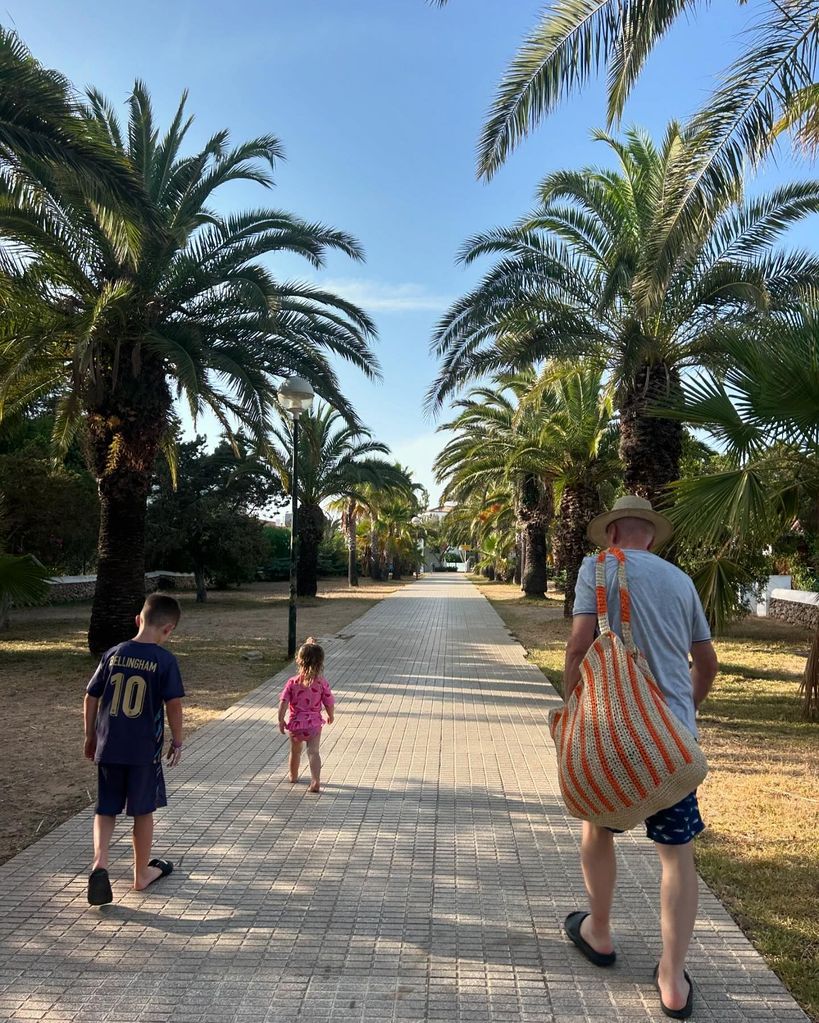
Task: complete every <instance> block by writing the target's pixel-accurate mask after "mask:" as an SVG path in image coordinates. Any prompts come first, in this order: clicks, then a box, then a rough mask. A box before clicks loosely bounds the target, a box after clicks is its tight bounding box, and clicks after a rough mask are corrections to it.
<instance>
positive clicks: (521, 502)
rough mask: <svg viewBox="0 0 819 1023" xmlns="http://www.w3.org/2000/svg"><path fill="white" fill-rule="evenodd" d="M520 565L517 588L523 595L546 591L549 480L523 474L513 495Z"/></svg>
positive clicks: (551, 501) (550, 511)
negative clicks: (520, 552)
mask: <svg viewBox="0 0 819 1023" xmlns="http://www.w3.org/2000/svg"><path fill="white" fill-rule="evenodd" d="M516 511H517V516H518V530H519V532H520V534H521V548H522V550H523V567H522V569H521V589H522V590H523V592H524V593H525V594H526V596H527V597H543V596H545V595H546V578H547V574H546V534H547V532H548V529H549V525H550V523H551V521H552V519H553V518H554V493H553V491H552V481H551V480H543V479H540V478H539V477H537V476H526V477H525V478H524V479H523V481H522V482H521V485H520V489H519V491H518V495H517V508H516Z"/></svg>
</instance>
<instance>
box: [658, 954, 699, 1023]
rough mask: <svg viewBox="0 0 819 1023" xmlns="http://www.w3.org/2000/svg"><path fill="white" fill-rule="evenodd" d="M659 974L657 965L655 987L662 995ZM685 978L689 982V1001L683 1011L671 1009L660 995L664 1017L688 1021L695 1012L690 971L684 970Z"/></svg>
mask: <svg viewBox="0 0 819 1023" xmlns="http://www.w3.org/2000/svg"><path fill="white" fill-rule="evenodd" d="M659 973H660V964H659V963H657V965H656V966H655V967H654V987H656V988H657V994H659V993H660V984H659V981H658V976H659ZM683 976H684V977H685V979H686V980H687V981H688V999H687V1001H686V1003H685V1005H684V1006H683V1007H682V1008H681V1009H669V1008H668V1006H667V1005H666V1004H665V1002H664V1001H663V996H662V995H660V1008H661V1009H662V1010H663V1015H664V1016H668V1018H669V1019H688V1017H689V1016H690V1015H691V1013H692V1012H693V1011H694V985H693V984H692V983H691V978H690V977H689V976H688V970H683Z"/></svg>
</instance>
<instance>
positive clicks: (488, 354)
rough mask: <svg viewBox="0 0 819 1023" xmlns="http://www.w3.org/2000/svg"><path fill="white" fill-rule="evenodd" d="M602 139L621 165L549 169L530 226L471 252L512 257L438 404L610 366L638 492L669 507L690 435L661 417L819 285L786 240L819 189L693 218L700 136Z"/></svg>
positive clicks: (445, 353)
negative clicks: (551, 374) (531, 374)
mask: <svg viewBox="0 0 819 1023" xmlns="http://www.w3.org/2000/svg"><path fill="white" fill-rule="evenodd" d="M597 137H598V138H599V139H601V140H603V141H604V142H605V143H606V145H607V146H608V147H609V149H610V150H611V151H612V152H613V153H614V155H615V157H616V159H617V161H618V164H619V166H618V169H617V170H608V169H600V168H595V167H592V168H586V169H585V170H582V171H559V172H556V173H554V174H551V175H549V176H548V177H547V178H546V179H545V180H544V182H543V183H542V185H541V187H540V193H539V199H540V201H539V204H538V205H537V207H536V208H535V210H534V211H533V212H532V213H531V214H530V215H529V216H528V217H525V218H524V219H523V220H521V221H520V222H518V223H517V224H515V225H513V226H512V227H511V228H501V229H499V230H494V231H488V232H486V233H484V234H482V235H478V236H477V237H475V238H473V239H471V240H470V241H468V242H467V244H466V245H465V247H464V249H463V251H462V255H461V259H462V261H463V262H465V263H471V262H473V261H474V260H475V259H477V258H478V257H479V256H481V255H484V254H487V253H489V254H497V255H498V256H499V259H498V261H497V263H496V264H495V266H494V267H493V268H492V269H491V270H490V271H489V272H488V273H487V274H486V275H485V277H484V278H483V280H482V281H481V282H480V284H479V285H478V286H477V288H475V289H474V290H473V291H472V292H470V293H469V294H467V295H466V296H465V297H464V298H462V299H460V300H459V301H458V302H456V303H455V304H454V305H453V306H452V307H451V308H450V310H449V311H448V312H447V313H446V315H445V316H444V318H443V319H442V321H441V322H440V324H439V325H438V328H437V330H436V333H435V335H434V340H433V350H434V351H435V352H436V353H437V354H438V355H439V357H440V358H441V368H440V371H439V374H438V378H437V380H436V381H435V383H434V384H433V386H432V388H431V389H430V392H429V395H428V403H429V406H430V407H431V408H432V409H437V408H439V407H440V405H441V404H442V402H443V401H444V399H445V398H446V397H447V396H448V395H450V394H451V393H452V392H453V391H455V390H457V389H458V388H459V387H461V386H463V385H464V384H465V383H466V382H468V381H469V380H472V379H475V378H476V377H479V376H482V375H484V374H486V373H491V372H497V371H498V370H505V371H518V370H520V369H521V368H524V367H527V366H532V365H535V364H537V362H538V361H539V360H543V359H552V358H557V359H565V360H571V359H577V358H578V357H583V356H588V357H591V358H593V359H597V360H599V361H601V362H603V363H604V364H605V365H606V367H607V370H608V373H609V375H610V378H611V380H612V381H613V383H614V384H615V386H616V407H617V409H618V412H619V418H620V431H621V432H620V452H621V456H622V459H623V462H624V463H625V486H626V489H627V490H629V491H630V492H634V493H639V494H642V495H644V496H646V497H648V498H650V499H652V500H657V499H658V498H660V497H661V496H662V494H663V491H664V489H665V487H666V486H667V485H668V484H669V483H670V482H672V481H673V480H675V479H677V478H678V476H679V461H680V455H681V451H682V431H683V427H682V424H681V423H680V422H678V421H676V420H673V419H670V418H657V417H656V416H654V415H653V414H652V411H651V410H652V409H653V408H654V407H655V406H656V405H657V403H658V402H659V403H669V402H673V401H675V400H676V399H678V398H679V396H680V394H681V375H682V373H683V372H684V371H685V370H686V368H688V367H692V366H700V365H704V364H711V363H714V364H715V363H716V362H718V361H719V359H720V354H719V353H720V349H721V345H722V339H723V337H724V336H725V335H726V334H728V333H730V332H731V331H734V330H744V329H745V326H746V324H748V323H750V322H751V321H752V320H753V318H754V317H755V316H758V315H760V314H762V313H767V312H768V311H770V310H775V309H779V308H787V307H788V305H790V304H792V303H793V302H794V299H795V297H796V296H798V295H800V294H801V293H803V292H804V291H805V290H807V289H810V288H812V287H813V286H814V284H815V281H816V279H817V275H818V274H819V260H818V259H817V258H815V257H814V256H811V255H808V254H806V253H803V252H786V251H784V250H778V249H777V250H773V249H772V245H773V243H774V242H775V241H776V240H777V239H778V238H779V237H781V236H782V234H783V233H784V232H785V231H786V230H787V229H788V228H789V227H790V226H791V225H792V224H793V223H795V222H797V221H799V220H801V219H802V218H804V217H805V216H807V215H808V214H809V213H812V212H815V211H816V210H817V209H819V184H817V183H815V182H813V183H807V184H799V183H795V184H790V185H786V186H783V187H781V188H778V189H776V190H774V191H773V192H771V193H770V194H768V195H763V196H760V197H759V198H756V199H753V200H747V201H746V200H744V199H743V197H742V194H741V190H740V187H739V185H738V184H737V183H736V182H726V183H725V185H724V188H723V189H722V191H721V193H714V194H713V195H711V196H710V198H709V200H708V201H706V200H705V198H704V197H703V200H702V202H701V203H700V206H699V212H698V215H697V217H696V218H694V219H693V221H692V220H689V219H685V220H682V221H681V220H680V219H679V217H678V212H679V208H680V204H681V203H682V202H689V193H690V188H691V183H692V177H693V176H694V175H695V174H696V168H697V166H698V161H699V159H700V157H699V155H698V143H697V140H696V139H695V138H694V137H693V136H692V135H691V134H690V133H688V132H685V131H682V130H681V129H680V127H679V126H678V125H676V124H673V123H672V124H671V125H670V126H669V128H668V130H667V132H666V135H665V138H664V139H663V142H662V144H661V145H660V146H659V147H656V146H655V145H654V144H653V143H652V141H651V140H650V139H649V138H648V137H647V136H646V135H645V134H644V133H643V132H641V131H638V130H636V129H635V130H631V131H629V132H627V133H626V135H625V138H624V140H623V141H618V140H617V139H614V138H612V137H610V136H608V135H605V134H602V133H598V135H597Z"/></svg>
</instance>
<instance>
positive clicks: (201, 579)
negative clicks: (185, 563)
mask: <svg viewBox="0 0 819 1023" xmlns="http://www.w3.org/2000/svg"><path fill="white" fill-rule="evenodd" d="M193 579H194V582H195V584H196V603H197V604H204V603H205V601H206V600H207V599H208V588H207V583H206V581H205V569H204V568H203V567H202V566H201V565H200V566H197V567H196V568H195V569H194V571H193Z"/></svg>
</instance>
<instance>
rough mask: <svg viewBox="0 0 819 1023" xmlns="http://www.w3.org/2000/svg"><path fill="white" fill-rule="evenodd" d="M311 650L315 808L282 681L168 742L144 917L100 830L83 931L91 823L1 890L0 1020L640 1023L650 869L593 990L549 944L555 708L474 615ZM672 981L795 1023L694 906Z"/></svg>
mask: <svg viewBox="0 0 819 1023" xmlns="http://www.w3.org/2000/svg"><path fill="white" fill-rule="evenodd" d="M327 646H328V652H329V672H328V674H329V675H330V678H331V680H332V682H333V685H334V688H335V690H336V692H337V695H338V697H339V710H338V720H337V722H336V724H334V725H333V726H332V727H331V728H328V729H327V730H326V731H325V733H324V739H323V742H322V752H323V756H324V760H325V777H326V781H327V786H326V789H325V791H324V793H323V794H322V795H321V796H319V797H316V796H311V795H308V793H307V786H306V784H304V783H302V784H299V785H298V786H295V787H294V786H291V785H290V784H289V783H288V782H287V781H286V780H285V754H286V751H285V741H284V740H283V739H282V738H281V737H280V736H279V734H278V732H277V731H276V727H275V721H276V707H277V700H278V692H279V690H280V686H281V681H282V678H283V677H285V674H286V673H283V674H282V675H280V676H278V677H277V678H276V679H274V680H272V681H271V682H268V683H265V684H264V685H263V686H261V687H260V688H259V689H257V690H256V691H255V692H253V693H251V694H250V695H249V696H248V697H247V698H246V699H244V700H243V701H242V702H241V703H239V704H237V705H236V706H235V707H233V708H232V709H231V710H230V711H229V713H228V714H227V715H226V716H225V717H224V719H222V720H221V721H219V722H217V723H215V724H213V725H211V726H209V727H207V728H205V729H203V730H202V731H201V732H199V733H198V734H197V735H196V736H195V738H194V739H193V741H192V742H191V744H190V747H189V753H188V758H187V761H186V763H185V764H184V765H183V766H182V767H181V768H180V769H179V771H178V772H177V773H176V774H175V775H172V776H171V785H170V790H171V805H170V806H169V807H168V809H167V810H166V811H164V812H161V813H160V814H159V815H158V818H157V819H158V829H157V831H158V842H157V846H158V849H159V850H160V851H161V852H162V853H165V852H166V851H167V853H168V854H169V855H170V856H171V857H172V858H173V859H174V860H175V862H176V864H177V873H175V874H174V875H173V876H172V877H171V878H168V879H167V880H165V881H163V882H161V884H159V885H157V887H156V888H155V889H153V890H152V892H151V893H150V894H145V895H139V894H134V893H129V892H128V889H127V885H128V874H129V868H130V848H129V845H128V840H127V835H126V833H125V829H124V828H121V829H120V830H119V831H118V835H119V840H118V843H117V845H116V848H115V850H114V859H113V867H112V877H113V880H114V885H115V895H116V902H115V904H114V905H112V906H109V907H105V908H104V909H102V910H95V909H90V908H89V907H88V905H87V904H86V901H85V885H86V870H87V862H88V858H89V852H90V850H89V837H90V826H91V814H90V811H85V812H83V813H81V814H79V815H78V816H77V817H75V818H73V819H72V820H70V821H68V822H67V823H66V824H65V825H63V826H62V827H60V828H58V829H57V830H56V831H54V832H52V833H51V834H50V835H48V836H47V837H46V838H44V839H43V840H42V841H40V842H38V843H37V844H36V845H34V846H32V847H30V848H29V849H27V850H25V851H24V852H23V853H22V854H21V855H19V856H17V857H16V858H15V859H13V860H11V861H10V862H9V863H8V864H6V865H5V866H4V867H2V868H0V1019H3V1020H47V1021H51V1023H56V1021H63V1020H65V1021H68V1020H73V1021H89V1023H90V1021H95V1023H136V1021H144V1023H165V1021H169V1023H170V1021H172V1023H217V1021H219V1023H221V1021H236V1023H263V1021H268V1020H269V1021H277V1020H290V1019H299V1020H325V1021H328V1020H332V1021H340V1020H359V1021H365V1023H377V1021H380V1020H409V1021H421V1020H439V1021H446V1023H456V1021H467V1020H474V1021H476V1023H477V1021H484V1020H496V1021H501V1020H508V1021H510V1023H513V1021H517V1020H532V1021H534V1020H537V1021H539V1023H547V1021H551V1020H556V1021H558V1023H586V1021H589V1020H600V1021H603V1020H621V1021H622V1020H629V1021H631V1020H634V1021H637V1020H641V1021H645V1020H650V1019H662V1018H663V1017H662V1016H660V1014H659V1012H658V1010H657V1007H656V1003H657V999H656V996H655V993H654V991H653V989H652V986H651V969H652V966H653V964H654V962H655V959H656V956H657V950H658V947H659V937H658V919H657V915H656V909H655V907H656V903H657V884H658V874H657V866H656V863H655V856H654V854H653V850H652V849H651V847H650V845H649V843H647V842H646V841H645V840H644V839H641V838H637V837H632V836H623V838H622V839H620V840H619V842H618V847H619V851H620V860H619V867H620V887H619V896H618V899H617V903H616V920H615V926H616V938H617V945H618V953H619V959H618V965H617V966H616V967H615V968H614V969H613V970H610V971H600V970H595V968H594V967H592V966H590V965H588V964H587V963H586V962H585V961H584V960H583V959H582V958H581V957H580V955H579V954H578V953H577V952H576V951H575V950H574V949H573V948H572V947H571V946H570V945H568V944H567V942H566V941H565V940H564V938H563V937H562V936H561V933H560V923H561V921H562V920H563V918H564V916H565V915H566V913H567V912H569V911H571V910H572V909H574V908H576V906H577V904H578V902H577V900H578V899H579V898H580V893H581V891H582V888H581V880H580V873H579V869H578V862H577V838H578V828H577V825H576V823H575V822H574V821H571V820H569V819H568V818H567V817H566V816H565V815H564V813H563V811H562V809H561V805H560V803H559V800H558V797H557V795H556V792H557V783H556V778H555V768H554V758H553V756H552V753H551V750H550V748H549V744H548V743H547V741H546V730H545V720H546V714H547V711H548V709H549V708H550V707H551V706H553V705H554V703H555V701H556V699H557V698H556V696H555V694H554V691H553V690H552V689H551V688H550V687H549V686H547V685H545V684H544V682H543V678H542V676H541V675H540V673H539V672H538V671H537V670H536V669H535V668H533V667H532V666H531V665H529V664H528V663H527V662H526V660H525V658H524V655H523V650H522V649H521V647H520V646H519V645H518V644H517V643H516V642H514V641H513V640H512V639H511V638H510V637H509V635H508V633H507V631H506V629H505V627H504V625H503V624H502V622H501V621H500V619H499V618H498V616H497V615H496V614H495V612H494V610H493V609H492V608H491V606H490V605H489V604H488V603H487V601H486V600H484V598H483V597H482V596H481V595H480V594H479V592H478V590H477V589H476V588H475V587H473V586H472V585H471V584H470V583H468V582H467V581H465V580H463V579H460V578H452V577H432V578H429V579H425V580H423V581H422V582H420V583H418V584H415V585H413V586H410V587H408V588H406V589H405V590H403V591H401V592H399V593H398V594H396V595H394V596H392V597H390V598H388V599H386V600H384V601H382V602H381V603H380V604H378V605H377V606H376V607H374V608H373V609H372V610H371V611H369V612H368V613H367V614H366V615H364V616H363V617H362V618H360V619H359V620H358V621H356V622H354V623H353V624H352V625H351V626H349V627H348V628H347V630H346V631H345V632H344V633H341V634H340V635H339V636H338V637H337V638H336V639H334V640H332V641H331V642H329V643H328V644H327ZM188 683H189V686H190V687H191V688H194V687H195V685H196V680H195V679H189V680H188ZM690 967H691V971H692V973H693V975H694V977H695V980H696V996H697V1005H698V1009H697V1011H696V1013H695V1016H694V1018H695V1019H696V1020H719V1021H724V1023H730V1021H739V1020H755V1021H757V1020H776V1021H780V1023H789V1021H797V1020H804V1019H805V1017H804V1016H803V1015H802V1013H801V1012H800V1011H799V1009H798V1008H797V1007H796V1005H795V1004H794V1002H793V1000H792V999H791V997H790V996H789V995H788V994H787V992H786V991H785V990H784V989H783V987H782V985H781V984H780V983H779V981H778V980H777V979H776V977H775V976H774V975H773V974H772V973H771V972H770V971H769V970H768V969H767V968H766V967H765V965H764V963H763V962H762V960H761V959H760V957H759V956H758V955H757V954H756V953H755V952H754V950H753V949H752V948H751V946H750V945H749V944H748V942H747V941H746V940H745V938H744V937H743V936H742V934H741V933H740V932H739V930H738V929H737V927H736V926H735V925H734V924H733V923H732V921H731V919H730V918H729V916H728V915H727V913H726V912H725V910H724V909H723V908H722V906H721V905H720V904H719V902H718V901H717V900H716V899H715V898H714V897H713V896H711V895H710V894H709V893H708V892H705V893H704V894H703V898H702V903H701V912H700V917H699V921H698V924H697V930H696V935H695V940H694V946H693V949H692V953H691V958H690Z"/></svg>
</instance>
